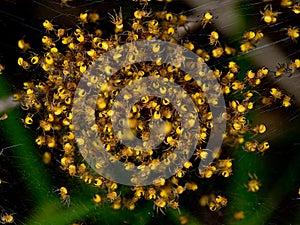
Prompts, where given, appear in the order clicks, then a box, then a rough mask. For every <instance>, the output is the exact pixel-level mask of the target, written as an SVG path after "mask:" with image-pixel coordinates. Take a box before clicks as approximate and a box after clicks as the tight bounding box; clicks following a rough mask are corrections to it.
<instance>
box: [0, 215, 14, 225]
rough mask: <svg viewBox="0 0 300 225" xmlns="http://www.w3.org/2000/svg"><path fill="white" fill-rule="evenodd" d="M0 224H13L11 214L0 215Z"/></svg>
mask: <svg viewBox="0 0 300 225" xmlns="http://www.w3.org/2000/svg"><path fill="white" fill-rule="evenodd" d="M0 223H1V224H9V223H14V216H13V214H7V213H4V214H2V215H1V220H0Z"/></svg>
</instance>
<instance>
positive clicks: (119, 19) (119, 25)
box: [108, 8, 123, 33]
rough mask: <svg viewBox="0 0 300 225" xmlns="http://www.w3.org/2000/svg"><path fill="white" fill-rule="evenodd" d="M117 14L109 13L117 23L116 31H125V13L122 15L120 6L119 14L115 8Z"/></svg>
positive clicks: (112, 20) (114, 22)
mask: <svg viewBox="0 0 300 225" xmlns="http://www.w3.org/2000/svg"><path fill="white" fill-rule="evenodd" d="M114 13H115V16H113V15H112V14H110V13H108V15H109V17H110V21H111V22H112V23H113V24H115V26H116V27H115V32H116V33H119V32H122V31H123V15H122V9H121V8H120V12H119V14H118V13H117V12H116V10H114Z"/></svg>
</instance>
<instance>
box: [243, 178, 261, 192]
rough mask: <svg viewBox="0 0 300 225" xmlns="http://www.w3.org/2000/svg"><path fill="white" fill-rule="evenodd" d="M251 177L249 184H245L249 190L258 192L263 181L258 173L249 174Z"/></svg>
mask: <svg viewBox="0 0 300 225" xmlns="http://www.w3.org/2000/svg"><path fill="white" fill-rule="evenodd" d="M248 175H249V177H250V179H249V181H248V183H247V184H245V185H244V186H245V187H246V188H247V190H248V191H251V192H257V191H258V190H259V187H260V186H261V183H260V182H259V180H258V178H257V176H256V174H253V175H252V174H250V173H249V174H248Z"/></svg>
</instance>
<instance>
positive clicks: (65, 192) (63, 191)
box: [56, 187, 70, 207]
mask: <svg viewBox="0 0 300 225" xmlns="http://www.w3.org/2000/svg"><path fill="white" fill-rule="evenodd" d="M56 192H59V195H60V198H61V200H62V201H63V203H65V204H66V205H67V206H68V207H69V206H70V195H68V190H67V188H66V187H60V188H59V189H58V190H56Z"/></svg>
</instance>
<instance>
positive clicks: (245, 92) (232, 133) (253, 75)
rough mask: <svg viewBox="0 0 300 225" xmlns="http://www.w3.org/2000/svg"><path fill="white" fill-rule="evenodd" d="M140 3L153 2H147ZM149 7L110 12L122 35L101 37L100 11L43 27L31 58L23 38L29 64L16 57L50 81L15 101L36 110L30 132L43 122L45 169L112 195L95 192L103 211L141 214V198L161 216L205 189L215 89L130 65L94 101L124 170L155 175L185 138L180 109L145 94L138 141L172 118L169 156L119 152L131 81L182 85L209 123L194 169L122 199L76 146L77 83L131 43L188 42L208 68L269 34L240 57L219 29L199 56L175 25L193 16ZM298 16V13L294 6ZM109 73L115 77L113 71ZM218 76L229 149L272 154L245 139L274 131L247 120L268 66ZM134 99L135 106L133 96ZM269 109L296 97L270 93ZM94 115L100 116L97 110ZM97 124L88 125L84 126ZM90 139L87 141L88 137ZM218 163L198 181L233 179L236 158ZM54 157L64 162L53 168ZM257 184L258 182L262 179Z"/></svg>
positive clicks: (178, 74)
mask: <svg viewBox="0 0 300 225" xmlns="http://www.w3.org/2000/svg"><path fill="white" fill-rule="evenodd" d="M139 2H140V3H144V4H145V3H147V2H149V1H139ZM148 8H149V5H147V7H146V6H145V7H142V8H141V9H138V10H136V11H135V12H134V13H133V18H132V19H131V20H128V22H127V21H126V22H125V21H124V18H123V14H122V12H121V10H120V11H119V12H116V11H115V13H114V14H109V18H110V20H111V23H112V24H113V25H112V26H113V30H114V33H113V34H111V35H110V36H107V37H105V36H104V35H103V31H102V29H101V23H99V19H100V15H99V14H97V13H94V12H85V13H81V14H80V15H79V17H78V24H79V25H78V26H77V28H76V29H74V30H69V29H63V28H58V27H57V26H56V25H53V24H52V23H51V22H50V21H48V20H46V21H44V23H43V26H44V28H45V30H46V35H45V36H43V37H42V40H41V41H42V44H43V52H42V53H32V52H29V51H26V50H28V49H30V45H29V44H28V43H26V42H25V41H24V40H20V41H19V43H18V46H19V48H20V49H22V50H23V51H24V56H22V57H20V58H19V59H18V64H19V65H20V66H22V67H23V68H24V69H26V70H29V69H31V68H34V69H36V70H38V69H40V70H42V72H43V74H44V79H40V80H33V81H30V82H25V83H24V89H23V90H22V91H21V92H20V93H17V94H15V95H14V97H15V100H18V101H21V106H22V108H23V109H24V110H26V111H28V113H27V116H26V117H25V118H24V119H23V122H24V124H25V125H26V126H31V125H34V124H35V125H36V127H38V133H39V135H38V137H37V138H36V144H37V145H38V146H40V147H41V148H42V149H44V154H43V161H44V162H45V163H46V164H49V163H57V162H59V167H60V168H61V169H62V170H63V171H65V172H66V173H68V174H69V175H70V176H72V177H75V176H76V177H79V178H80V179H82V180H83V181H84V182H85V183H88V184H91V185H94V186H95V187H99V188H100V189H105V190H106V191H107V192H106V193H107V194H106V196H102V195H101V194H95V195H94V196H93V198H92V199H93V201H94V202H95V203H96V204H100V203H102V202H103V201H104V200H105V201H108V202H111V203H112V204H113V208H114V209H116V210H117V209H120V208H121V207H122V205H123V206H125V207H127V208H128V209H134V208H135V205H136V203H137V202H138V201H139V200H140V199H146V200H151V201H153V202H154V204H155V206H156V207H157V208H159V209H163V208H165V207H167V206H169V207H172V208H178V207H179V195H180V194H182V193H184V192H185V191H195V190H197V189H198V185H197V183H196V182H195V181H194V179H192V177H193V176H194V174H195V173H196V172H197V171H198V170H197V162H198V161H199V160H198V159H205V158H206V156H207V154H208V152H207V150H205V145H204V143H205V141H206V140H207V139H208V136H209V131H210V129H211V128H212V127H213V126H214V125H215V124H212V122H211V120H212V113H211V112H210V111H209V107H208V102H207V101H208V100H207V99H206V98H205V95H204V91H205V90H208V89H209V88H211V87H208V86H205V85H204V86H202V87H201V89H202V90H201V89H200V90H199V88H196V84H193V79H192V78H191V76H190V75H189V74H186V73H184V72H182V71H181V70H180V69H178V68H174V67H172V66H170V65H165V64H163V63H161V62H159V61H155V62H147V63H139V64H134V65H131V66H127V67H125V68H123V69H121V70H120V71H118V72H117V73H116V74H115V75H114V76H112V78H111V79H110V81H109V82H108V84H107V85H106V86H104V87H102V89H101V92H100V93H99V97H98V99H97V102H96V106H97V108H96V117H97V123H96V126H95V127H92V129H95V130H96V131H97V132H99V133H100V135H101V138H102V141H103V142H104V143H105V147H106V150H107V151H109V152H110V153H111V154H112V155H113V156H114V159H118V160H121V161H123V162H124V163H126V165H127V167H128V168H127V169H128V170H130V168H131V166H132V165H139V166H141V167H142V166H143V165H151V166H152V167H153V168H155V166H156V164H157V163H158V162H159V160H161V159H164V158H165V157H166V156H167V155H168V154H169V153H170V152H172V149H173V147H175V146H176V145H177V143H178V137H179V136H180V135H181V133H182V127H180V120H179V117H178V116H177V115H176V113H175V114H174V108H173V107H172V105H171V104H170V102H169V101H168V99H159V98H156V97H151V96H145V97H143V98H142V99H141V100H140V101H139V102H137V103H136V104H135V105H134V106H133V107H132V109H131V112H130V115H129V124H130V128H131V130H132V131H133V133H135V135H136V136H137V137H139V138H141V139H143V140H147V139H148V138H149V135H150V133H149V130H148V128H149V124H148V123H147V121H149V119H151V118H153V119H159V118H164V119H165V121H167V123H166V124H167V131H168V132H167V135H166V137H164V138H163V139H162V145H161V149H158V150H155V149H150V150H149V151H143V152H141V151H138V150H135V149H132V148H129V147H126V146H118V145H117V140H116V139H115V138H114V137H113V131H112V123H111V121H110V120H109V118H110V117H111V113H112V111H111V110H110V107H111V104H112V103H113V101H112V100H113V97H115V96H116V95H117V94H118V92H119V90H120V89H121V88H122V87H123V86H126V85H127V84H128V83H129V82H130V80H134V79H139V78H141V77H144V76H154V77H162V78H163V79H166V80H168V81H173V82H176V83H178V84H180V85H181V86H182V87H183V88H185V90H187V91H188V93H189V95H190V96H191V97H192V99H193V101H194V102H195V104H196V105H197V108H198V110H199V116H200V117H201V118H200V119H201V125H202V127H201V133H200V138H199V144H198V146H197V149H196V150H195V153H194V156H193V158H192V159H191V160H190V161H187V162H186V163H185V164H184V167H183V168H182V169H181V170H179V171H177V172H176V174H175V175H174V176H173V177H171V178H170V179H168V180H165V179H163V178H158V179H157V180H156V182H155V183H154V184H153V185H149V186H145V187H143V186H136V187H134V188H131V194H127V195H124V196H123V195H121V194H120V191H119V190H118V188H119V185H118V184H117V183H115V182H113V181H110V180H107V179H105V178H104V177H102V176H99V175H96V174H94V173H93V172H91V171H90V170H89V167H88V165H86V164H85V162H83V161H82V158H81V157H80V154H79V151H78V147H77V145H79V146H80V145H83V144H84V141H85V140H84V139H78V140H77V143H76V142H75V137H74V132H73V131H74V129H76V128H75V127H74V126H73V124H72V119H73V115H72V112H71V107H72V101H73V97H74V94H75V90H76V88H77V84H78V82H79V80H80V78H81V77H82V74H83V73H84V72H86V70H87V68H88V67H89V65H91V64H92V62H93V61H95V60H96V59H97V58H98V57H99V56H100V55H101V54H104V53H106V52H108V51H109V50H111V49H113V48H115V47H117V46H119V45H121V44H123V43H126V42H132V41H137V40H152V39H159V40H165V41H169V42H172V43H177V44H182V45H183V46H184V47H186V48H187V49H189V50H191V51H194V52H195V53H196V54H197V55H199V56H200V57H202V58H203V60H204V61H206V62H207V61H209V60H210V59H211V58H219V57H221V56H223V55H224V53H225V54H226V55H234V54H236V53H237V52H239V51H240V50H241V52H246V51H248V50H250V49H251V48H254V47H255V45H254V43H255V42H257V41H259V40H260V39H261V38H262V37H263V33H262V31H249V32H246V33H245V34H244V35H243V38H244V39H245V42H244V43H243V44H242V45H241V46H240V50H238V49H234V48H231V47H228V46H226V45H225V44H221V42H220V37H219V34H218V32H217V31H213V32H210V34H209V40H208V41H209V44H210V45H213V46H214V48H213V50H211V51H209V50H206V49H204V48H200V46H197V43H192V42H191V41H189V40H185V41H180V40H177V39H176V38H175V34H176V30H177V27H180V26H185V24H186V20H187V18H186V16H185V15H175V14H173V13H171V12H167V11H164V10H163V11H156V12H152V11H151V10H147V9H148ZM292 8H293V10H294V8H296V5H294V6H293V7H292ZM267 10H268V11H267ZM262 13H263V16H264V20H265V22H267V23H273V21H274V20H275V21H276V17H277V15H278V14H277V13H272V8H271V7H267V8H265V11H264V12H262ZM269 17H270V18H269ZM213 18H214V16H213V15H212V14H211V13H209V12H207V13H205V14H204V15H203V16H202V20H201V22H202V25H203V29H205V28H206V27H207V26H208V24H210V23H211V22H212V20H213ZM275 21H274V22H275ZM99 24H100V25H99ZM87 28H89V29H87ZM293 37H294V38H296V35H294V34H293ZM152 51H153V53H156V52H159V51H160V48H159V46H153V48H152ZM114 57H115V60H117V59H118V57H121V56H118V55H115V56H114ZM299 66H300V63H299V59H296V60H294V61H293V62H292V63H291V64H290V65H289V66H288V68H289V69H290V70H291V71H294V70H296V69H297V68H299ZM107 69H108V70H109V68H107ZM213 72H214V74H215V76H216V77H217V79H218V80H219V82H220V84H221V88H222V92H223V94H224V95H225V96H226V99H227V103H228V109H227V111H228V113H227V115H222V116H223V117H222V118H223V119H224V120H227V121H228V127H227V131H226V133H225V134H224V143H225V144H226V143H229V144H236V145H243V146H244V149H245V151H247V152H253V151H258V152H261V153H264V152H265V151H266V150H267V149H268V148H269V144H268V142H267V141H263V142H260V143H259V142H258V141H256V140H247V141H245V138H244V137H245V135H246V134H247V133H249V132H250V133H256V134H263V133H264V132H265V131H266V126H265V125H264V124H258V125H257V124H255V125H252V124H249V121H248V120H247V113H248V112H249V111H251V110H252V109H254V107H255V104H254V102H256V101H257V99H258V97H259V96H258V95H257V94H256V92H255V90H256V89H255V88H256V86H258V85H259V84H260V83H261V81H262V80H263V79H264V78H265V77H266V76H267V75H268V74H269V70H268V69H267V68H265V67H261V68H258V69H257V70H253V71H252V70H249V71H248V72H247V73H246V74H245V75H244V76H242V75H241V74H240V67H239V65H238V64H237V63H236V62H234V61H230V62H228V65H226V66H225V67H224V65H222V67H220V68H214V69H213ZM276 76H279V74H276ZM241 77H242V78H241ZM97 82H98V78H97V77H96V76H92V75H91V76H90V77H89V80H87V81H86V84H87V86H89V85H90V86H93V85H95V84H97ZM153 85H156V84H155V83H154V84H153ZM157 88H158V89H159V90H160V91H161V92H166V91H167V90H165V89H164V87H157ZM86 94H87V93H86V91H85V90H80V91H79V95H80V96H84V95H86ZM126 97H128V98H130V95H128V96H126ZM210 101H211V100H210ZM261 101H262V103H263V104H266V105H268V104H272V103H274V102H281V104H282V106H284V107H288V106H290V104H291V103H290V102H291V98H290V97H289V96H288V95H286V94H283V91H281V90H279V89H278V88H272V89H271V90H270V93H269V95H268V96H264V97H263V98H262V100H261ZM181 108H182V109H183V110H184V108H185V106H184V105H181ZM86 110H89V109H86ZM89 111H90V112H92V113H94V109H91V110H89ZM91 116H92V115H91ZM89 119H90V118H86V121H88V120H89ZM86 136H87V137H88V134H86ZM214 157H215V158H216V160H215V161H214V162H213V163H211V164H210V165H209V166H208V167H207V168H206V169H205V170H203V171H201V172H200V174H199V176H200V177H202V178H211V177H212V176H213V175H221V176H223V177H229V176H230V175H231V174H232V162H233V160H232V159H231V158H229V157H227V158H223V159H222V157H221V151H218V152H217V153H215V155H214ZM53 158H55V159H56V160H53ZM96 166H97V165H96ZM98 166H99V167H101V162H99V163H98ZM252 180H257V179H256V178H255V177H254V178H253V179H252ZM252 183H254V182H251V183H250V181H249V183H248V185H247V188H248V190H250V191H257V190H258V189H259V185H260V184H259V182H258V181H257V182H256V184H252ZM59 192H60V196H61V198H62V200H64V201H65V202H66V203H67V204H70V200H71V197H70V195H69V194H68V190H67V188H66V187H61V188H59ZM209 199H210V200H209V201H206V203H205V204H204V205H207V206H208V207H209V208H210V209H211V210H212V211H215V210H218V209H220V208H222V207H224V206H226V205H227V199H226V197H224V196H221V195H218V196H217V197H210V198H209Z"/></svg>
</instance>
